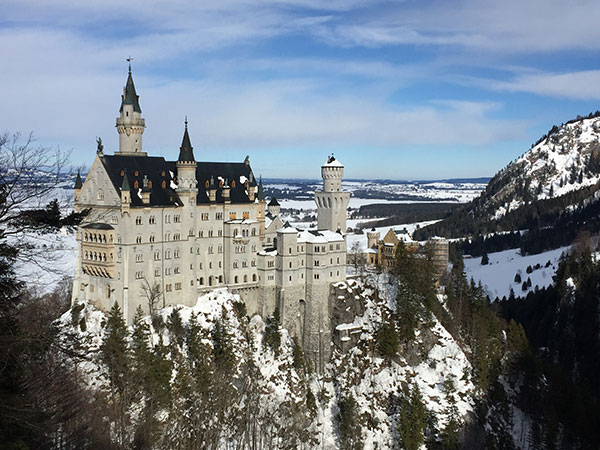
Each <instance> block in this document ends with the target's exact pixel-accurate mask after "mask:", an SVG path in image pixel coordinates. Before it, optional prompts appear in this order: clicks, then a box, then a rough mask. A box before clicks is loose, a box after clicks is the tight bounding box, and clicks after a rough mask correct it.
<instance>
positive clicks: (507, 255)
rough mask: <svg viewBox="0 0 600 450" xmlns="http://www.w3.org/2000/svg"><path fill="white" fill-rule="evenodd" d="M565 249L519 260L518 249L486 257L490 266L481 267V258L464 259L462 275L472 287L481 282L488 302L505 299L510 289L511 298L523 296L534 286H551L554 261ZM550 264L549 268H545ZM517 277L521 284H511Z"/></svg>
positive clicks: (556, 260)
mask: <svg viewBox="0 0 600 450" xmlns="http://www.w3.org/2000/svg"><path fill="white" fill-rule="evenodd" d="M568 250H569V247H561V248H558V249H556V250H550V251H547V252H544V253H540V254H539V255H529V256H521V253H520V251H519V249H512V250H505V251H503V252H497V253H490V254H489V255H488V257H489V260H490V263H489V264H487V265H481V258H480V257H479V258H465V259H464V263H465V272H466V274H467V279H468V280H470V279H471V278H472V279H473V280H475V282H476V283H478V282H481V284H482V286H483V287H484V288H485V290H486V292H487V293H488V295H489V296H490V298H491V299H494V298H496V297H498V298H502V297H504V296H506V297H508V296H509V294H510V289H511V288H512V289H513V291H514V293H515V296H517V297H520V296H525V295H527V292H528V291H529V290H534V289H535V287H536V286H538V287H539V288H540V289H541V288H543V287H546V286H549V285H550V284H552V276H553V275H554V274H555V273H556V269H557V267H558V260H559V258H560V256H561V255H562V254H563V253H564V252H568ZM548 261H550V265H549V266H548V267H545V266H546V264H547V263H548ZM536 264H540V266H541V267H540V268H539V269H537V270H534V271H533V272H532V273H530V274H528V273H527V267H528V266H531V267H534V266H535V265H536ZM517 273H520V274H521V282H520V283H515V281H514V278H515V274H517ZM527 278H531V288H530V289H529V290H527V291H523V290H522V284H523V282H524V281H527Z"/></svg>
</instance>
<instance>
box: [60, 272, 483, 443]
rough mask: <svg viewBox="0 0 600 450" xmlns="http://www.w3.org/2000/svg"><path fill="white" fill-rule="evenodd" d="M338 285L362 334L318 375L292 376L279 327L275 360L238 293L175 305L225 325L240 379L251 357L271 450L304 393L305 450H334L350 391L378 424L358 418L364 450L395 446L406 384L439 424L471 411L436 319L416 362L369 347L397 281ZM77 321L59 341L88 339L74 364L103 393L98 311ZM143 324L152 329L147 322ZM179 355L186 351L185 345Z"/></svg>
mask: <svg viewBox="0 0 600 450" xmlns="http://www.w3.org/2000/svg"><path fill="white" fill-rule="evenodd" d="M338 288H340V289H342V290H344V291H345V292H347V295H348V296H349V297H350V298H356V297H359V298H362V300H363V301H364V302H365V307H366V310H365V314H364V315H363V316H361V317H357V318H356V319H355V323H354V325H357V326H360V327H361V329H362V333H361V336H360V340H359V343H358V344H357V346H356V347H355V348H354V349H352V350H350V351H349V352H348V353H341V352H339V351H338V350H335V351H334V357H333V359H332V361H331V362H330V363H329V365H328V366H327V367H326V371H325V373H324V374H323V375H318V374H315V373H312V374H309V375H307V374H305V373H301V372H298V371H296V369H295V368H294V367H293V355H292V348H293V346H292V341H291V339H290V338H289V335H288V333H287V331H286V330H285V329H282V330H281V336H282V339H281V342H282V344H281V347H280V352H279V355H277V356H276V355H275V354H274V353H273V351H271V350H270V349H268V348H266V347H265V346H264V345H263V344H262V340H263V335H264V332H265V324H264V322H263V320H262V319H261V318H260V317H258V316H255V317H253V318H251V319H250V320H247V319H245V318H240V317H239V316H237V315H236V313H235V303H237V302H239V301H240V299H239V296H238V295H236V294H232V293H230V292H229V291H227V290H225V289H219V290H215V291H213V292H211V293H208V294H206V295H203V296H201V297H199V298H198V302H197V304H196V305H195V306H193V307H179V311H180V314H181V317H182V319H183V322H184V324H185V323H187V322H188V321H189V319H190V317H191V316H192V315H195V316H196V317H197V320H198V323H199V324H200V326H201V327H203V328H204V329H206V330H208V331H210V330H211V329H212V328H213V327H214V324H215V322H216V320H217V319H220V320H222V321H224V323H225V326H226V328H227V330H228V332H229V333H230V334H231V335H232V336H233V342H234V346H235V353H236V355H238V358H239V362H238V371H239V372H238V373H239V374H240V376H241V367H242V365H243V364H245V362H244V361H246V359H245V358H250V359H251V360H252V363H253V365H254V366H255V367H256V368H258V372H257V378H256V379H255V382H256V383H257V386H258V390H257V392H259V393H260V394H259V395H260V398H259V404H260V410H259V412H258V413H257V420H258V422H259V424H260V423H263V424H265V423H268V424H269V426H270V427H273V426H274V428H272V429H271V428H270V429H271V438H272V436H277V437H276V438H275V441H269V446H270V448H280V447H281V448H282V447H283V446H285V443H286V442H288V444H289V441H288V438H289V436H288V431H289V430H290V427H291V423H290V422H289V420H290V417H289V416H285V414H283V413H282V411H283V410H282V409H281V408H282V405H288V406H289V408H290V410H292V411H296V413H298V414H300V413H302V407H303V406H302V405H303V401H304V399H305V398H306V392H307V389H309V388H310V390H311V391H312V392H313V393H314V395H315V397H316V398H317V411H316V413H315V416H314V417H312V418H309V417H307V418H306V419H308V420H306V419H305V420H304V422H303V425H302V427H303V429H305V430H306V431H307V432H308V433H309V435H310V440H309V441H307V442H305V444H304V446H303V448H306V449H313V448H314V449H317V448H318V449H336V448H339V442H338V441H337V437H336V436H337V432H336V430H337V423H336V414H337V412H338V410H339V408H338V402H339V400H340V398H341V397H342V396H344V395H348V394H349V393H352V395H354V397H355V398H356V401H357V403H358V408H359V411H358V413H359V414H360V416H361V418H362V419H366V418H368V417H370V418H373V419H376V420H373V421H365V420H363V421H362V425H361V426H362V429H361V435H362V436H363V439H364V443H365V449H375V448H392V447H393V445H394V441H395V439H396V436H395V433H396V432H395V430H396V427H397V420H398V418H397V411H390V409H389V402H390V399H391V398H395V397H397V396H398V394H399V392H400V390H401V388H402V385H403V384H405V383H411V384H416V385H417V386H418V387H419V389H420V390H421V393H422V396H423V399H424V402H425V405H426V407H427V409H428V410H429V411H431V412H432V413H434V414H435V416H436V418H437V420H438V425H439V426H440V427H443V426H444V424H445V423H446V421H447V414H448V406H449V404H450V402H456V406H457V408H458V411H459V413H460V414H461V416H464V415H465V414H466V413H467V412H469V411H472V410H473V405H474V400H473V397H474V395H475V388H474V386H473V384H472V382H471V379H470V374H471V370H472V368H471V366H470V364H469V362H468V361H467V358H466V356H465V354H464V353H463V351H462V350H461V348H460V347H459V346H458V345H457V344H456V342H455V341H454V340H453V339H452V337H451V336H450V334H449V333H448V332H447V331H446V330H445V329H444V328H443V327H442V326H441V324H440V323H439V322H437V321H436V320H435V319H433V320H432V322H431V325H430V326H427V327H421V328H420V329H419V331H418V332H417V337H416V339H415V341H414V343H412V346H411V348H412V350H413V353H414V352H416V353H418V357H417V359H416V360H415V359H414V357H413V358H412V359H411V361H410V362H409V361H408V360H407V358H405V357H403V356H399V357H398V359H397V360H394V361H386V360H384V359H382V358H380V357H378V356H377V355H376V354H375V353H374V352H373V351H372V349H373V348H374V339H375V334H376V330H377V329H378V326H379V323H381V320H382V317H383V316H384V314H385V315H387V314H389V313H390V311H391V310H392V309H393V308H395V306H394V303H395V298H396V289H395V286H394V284H390V283H389V280H388V278H387V276H385V275H381V276H379V277H378V278H377V279H375V278H371V282H370V284H369V286H366V285H364V284H363V282H359V281H355V280H349V281H348V282H346V283H344V282H342V283H339V285H338ZM172 310H173V308H172V307H170V308H165V309H164V310H161V312H160V314H161V315H162V317H163V318H164V319H166V318H167V317H168V315H169V314H171V312H172ZM80 317H82V318H84V319H85V323H86V330H85V331H81V329H80V327H73V326H72V324H71V313H70V312H67V313H65V314H64V315H63V316H62V318H61V319H60V325H61V326H60V328H61V329H62V330H63V334H62V339H64V340H65V341H66V342H65V343H67V342H68V339H69V333H76V334H77V335H78V336H79V337H80V338H81V339H82V341H83V342H85V344H86V346H87V347H86V348H85V353H86V354H87V355H88V356H89V359H88V360H86V361H83V362H79V363H78V364H79V368H80V373H81V374H82V375H83V377H84V380H85V383H86V384H87V385H88V386H89V387H92V388H94V389H98V390H100V391H104V390H106V389H107V387H108V379H107V375H106V371H105V369H104V368H103V366H102V364H101V362H100V359H99V349H100V345H101V342H102V338H103V335H104V325H103V323H105V321H106V317H105V315H104V313H103V312H101V311H98V310H97V309H95V308H94V307H93V306H92V305H89V304H87V305H85V307H84V309H83V310H82V311H81V313H80ZM146 320H147V323H148V324H149V325H150V326H151V321H150V319H149V318H146ZM159 339H162V342H163V343H164V344H165V345H168V344H169V332H168V331H167V330H165V329H163V330H162V331H161V334H160V336H159V333H158V332H157V331H156V330H154V329H152V340H153V343H154V344H157V343H158V342H159ZM208 343H209V344H210V342H208ZM369 349H371V350H369ZM182 351H183V352H184V353H185V348H183V349H182ZM169 357H170V356H169ZM176 370H177V369H176V368H174V373H173V377H172V379H175V378H176ZM234 376H238V375H234ZM448 379H451V380H452V381H453V383H454V386H455V391H454V392H446V389H445V388H444V383H445V381H446V380H448ZM240 395H241V397H240V398H239V404H234V405H231V408H232V410H233V411H234V414H241V411H242V409H243V408H244V404H245V402H247V401H248V399H247V398H245V397H244V395H243V394H240ZM240 408H242V409H240ZM133 409H136V408H135V407H134V408H133ZM238 409H240V410H239V411H238ZM159 417H162V418H163V420H164V421H165V422H164V425H165V433H167V434H168V433H170V432H171V431H170V426H169V425H170V424H169V423H167V422H168V417H169V416H168V412H165V413H164V414H159ZM273 423H275V425H273ZM265 429H266V428H265ZM228 432H229V431H228V430H223V435H222V437H221V439H222V445H221V446H220V448H228V447H227V445H228Z"/></svg>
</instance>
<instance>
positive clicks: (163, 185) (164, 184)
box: [160, 180, 167, 189]
mask: <svg viewBox="0 0 600 450" xmlns="http://www.w3.org/2000/svg"><path fill="white" fill-rule="evenodd" d="M160 185H161V187H162V188H163V189H166V187H167V182H166V181H165V180H162V183H160Z"/></svg>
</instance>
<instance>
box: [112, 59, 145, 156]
mask: <svg viewBox="0 0 600 450" xmlns="http://www.w3.org/2000/svg"><path fill="white" fill-rule="evenodd" d="M139 98H140V97H139V95H137V94H136V92H135V86H134V84H133V77H132V76H131V63H130V64H129V76H128V77H127V83H126V84H125V87H124V88H123V95H122V96H121V109H119V112H120V115H119V117H117V125H116V126H117V131H118V132H119V151H118V152H115V155H128V156H146V153H144V152H142V134H144V128H146V123H145V121H144V119H143V118H142V109H141V108H140V101H139Z"/></svg>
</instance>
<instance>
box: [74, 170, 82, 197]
mask: <svg viewBox="0 0 600 450" xmlns="http://www.w3.org/2000/svg"><path fill="white" fill-rule="evenodd" d="M82 187H83V182H82V181H81V173H79V170H78V171H77V178H75V187H74V190H75V203H78V202H79V195H80V194H81V188H82Z"/></svg>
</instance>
